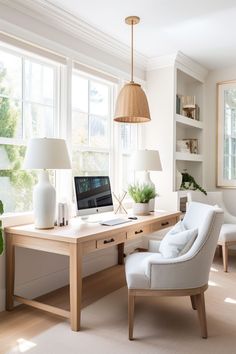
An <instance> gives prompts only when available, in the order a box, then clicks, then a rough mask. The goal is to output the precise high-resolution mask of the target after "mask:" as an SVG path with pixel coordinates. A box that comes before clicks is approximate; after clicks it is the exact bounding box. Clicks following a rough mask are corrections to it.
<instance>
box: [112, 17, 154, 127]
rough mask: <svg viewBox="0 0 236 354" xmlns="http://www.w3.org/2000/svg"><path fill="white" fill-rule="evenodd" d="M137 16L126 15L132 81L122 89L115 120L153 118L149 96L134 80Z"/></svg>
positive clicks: (147, 119)
mask: <svg viewBox="0 0 236 354" xmlns="http://www.w3.org/2000/svg"><path fill="white" fill-rule="evenodd" d="M139 21H140V18H139V17H137V16H129V17H126V19H125V22H126V23H127V24H128V25H130V26H131V81H130V82H129V83H128V84H126V85H124V87H123V88H122V89H121V91H120V93H119V95H118V98H117V101H116V109H115V117H114V120H115V121H116V122H121V123H145V122H149V121H150V120H151V118H150V112H149V107H148V101H147V97H146V95H145V93H144V91H143V89H142V87H141V85H139V84H136V83H135V82H134V80H133V74H134V46H133V42H134V41H133V39H134V36H133V27H134V25H136V24H137V23H139Z"/></svg>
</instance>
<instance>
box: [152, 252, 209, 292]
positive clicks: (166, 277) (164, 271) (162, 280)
mask: <svg viewBox="0 0 236 354" xmlns="http://www.w3.org/2000/svg"><path fill="white" fill-rule="evenodd" d="M145 275H146V276H147V277H148V278H149V279H150V287H151V288H152V289H185V288H196V287H199V286H202V285H204V284H206V283H207V281H208V275H209V274H208V273H207V272H206V267H205V264H200V265H199V263H198V262H195V261H194V260H193V257H192V255H191V256H188V255H187V254H184V255H183V256H180V257H177V258H168V259H167V258H161V259H160V258H159V259H157V258H156V257H155V253H152V254H151V255H150V257H148V259H147V260H146V269H145Z"/></svg>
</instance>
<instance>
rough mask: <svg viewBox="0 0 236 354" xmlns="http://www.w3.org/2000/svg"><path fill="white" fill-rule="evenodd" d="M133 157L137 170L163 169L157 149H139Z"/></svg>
mask: <svg viewBox="0 0 236 354" xmlns="http://www.w3.org/2000/svg"><path fill="white" fill-rule="evenodd" d="M133 158H134V169H135V170H136V171H162V166H161V160H160V155H159V152H158V151H157V150H137V151H136V152H135V153H134V155H133Z"/></svg>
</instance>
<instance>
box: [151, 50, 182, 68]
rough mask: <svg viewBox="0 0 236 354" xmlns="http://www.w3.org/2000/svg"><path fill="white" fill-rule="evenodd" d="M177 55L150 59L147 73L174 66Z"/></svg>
mask: <svg viewBox="0 0 236 354" xmlns="http://www.w3.org/2000/svg"><path fill="white" fill-rule="evenodd" d="M176 56H177V54H176V53H174V54H170V55H162V56H158V57H153V58H149V59H148V61H147V67H146V70H147V71H152V70H157V69H161V68H165V67H167V66H174V64H175V60H176Z"/></svg>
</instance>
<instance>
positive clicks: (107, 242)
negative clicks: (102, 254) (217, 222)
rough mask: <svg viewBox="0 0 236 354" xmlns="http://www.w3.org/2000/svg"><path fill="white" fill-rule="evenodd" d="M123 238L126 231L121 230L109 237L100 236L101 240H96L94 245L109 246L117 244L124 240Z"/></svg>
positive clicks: (98, 247) (99, 246)
mask: <svg viewBox="0 0 236 354" xmlns="http://www.w3.org/2000/svg"><path fill="white" fill-rule="evenodd" d="M125 240H126V233H125V232H123V233H120V234H116V235H113V236H110V237H106V238H102V239H101V240H97V241H96V247H97V249H102V248H106V247H111V246H113V245H117V244H118V243H122V242H125Z"/></svg>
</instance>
